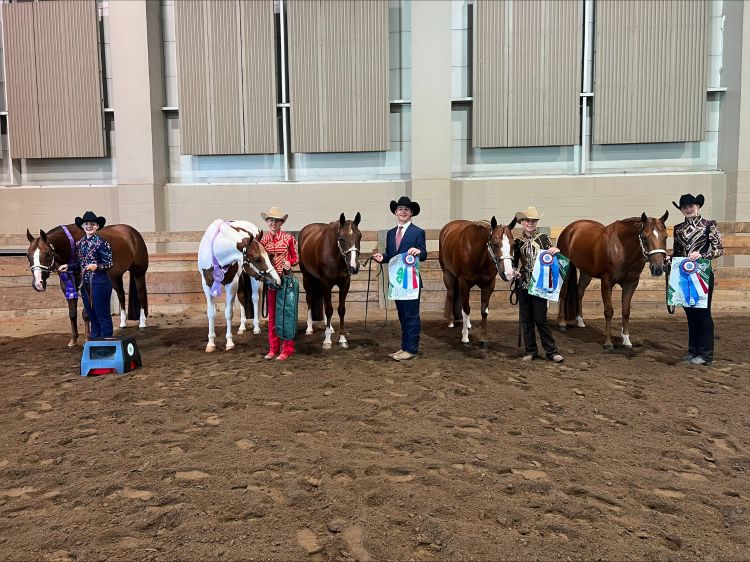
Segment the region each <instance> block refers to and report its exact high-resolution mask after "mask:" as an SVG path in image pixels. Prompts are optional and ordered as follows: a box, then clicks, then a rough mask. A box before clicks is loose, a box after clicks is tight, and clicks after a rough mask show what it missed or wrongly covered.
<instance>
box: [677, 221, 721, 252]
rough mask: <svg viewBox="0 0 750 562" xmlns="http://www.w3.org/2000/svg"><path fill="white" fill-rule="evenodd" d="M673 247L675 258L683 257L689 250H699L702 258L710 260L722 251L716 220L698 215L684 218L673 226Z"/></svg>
mask: <svg viewBox="0 0 750 562" xmlns="http://www.w3.org/2000/svg"><path fill="white" fill-rule="evenodd" d="M673 248H674V253H673V255H674V257H676V258H685V257H687V256H688V255H689V254H690V252H700V254H701V257H702V258H704V259H707V260H712V259H714V258H718V257H719V256H721V255H722V254H723V253H724V247H723V246H722V244H721V233H720V232H719V229H718V228H717V226H716V221H712V220H707V219H704V218H703V217H701V216H700V215H698V216H697V217H692V218H686V219H685V222H682V223H680V224H678V225H676V226H675V227H674V245H673Z"/></svg>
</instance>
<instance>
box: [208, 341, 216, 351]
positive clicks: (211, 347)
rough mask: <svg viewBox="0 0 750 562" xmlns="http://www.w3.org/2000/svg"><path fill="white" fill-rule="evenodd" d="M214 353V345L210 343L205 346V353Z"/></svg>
mask: <svg viewBox="0 0 750 562" xmlns="http://www.w3.org/2000/svg"><path fill="white" fill-rule="evenodd" d="M214 351H216V345H214V344H212V343H210V344H208V345H207V346H206V353H213V352H214Z"/></svg>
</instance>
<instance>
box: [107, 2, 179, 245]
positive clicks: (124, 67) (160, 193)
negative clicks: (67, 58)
mask: <svg viewBox="0 0 750 562" xmlns="http://www.w3.org/2000/svg"><path fill="white" fill-rule="evenodd" d="M160 10H161V2H152V1H148V0H117V1H116V2H110V3H109V22H110V33H111V51H112V75H113V76H112V83H113V86H112V89H113V92H112V93H113V98H114V103H113V106H114V110H115V153H116V166H117V184H118V189H117V192H118V206H119V217H117V219H118V222H122V223H127V224H130V225H132V226H134V227H135V228H138V229H140V230H145V231H151V230H157V231H158V230H163V229H164V226H165V210H164V183H165V182H166V177H167V153H166V150H167V148H166V138H165V137H166V128H165V124H164V116H163V115H162V111H161V107H162V101H163V97H164V96H163V92H164V70H163V57H162V29H161V14H160Z"/></svg>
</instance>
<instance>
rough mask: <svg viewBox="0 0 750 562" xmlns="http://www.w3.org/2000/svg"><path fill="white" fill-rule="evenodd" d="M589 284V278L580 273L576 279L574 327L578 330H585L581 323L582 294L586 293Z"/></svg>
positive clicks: (583, 324)
mask: <svg viewBox="0 0 750 562" xmlns="http://www.w3.org/2000/svg"><path fill="white" fill-rule="evenodd" d="M590 283H591V276H589V275H586V274H585V273H581V276H580V277H579V279H578V303H577V304H576V325H577V326H578V327H579V328H585V327H586V324H585V323H584V321H583V294H584V293H585V292H586V288H587V287H588V286H589V284H590Z"/></svg>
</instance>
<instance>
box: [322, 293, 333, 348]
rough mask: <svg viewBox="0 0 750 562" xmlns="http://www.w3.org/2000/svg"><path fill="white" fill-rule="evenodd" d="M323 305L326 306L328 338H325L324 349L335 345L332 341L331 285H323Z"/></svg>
mask: <svg viewBox="0 0 750 562" xmlns="http://www.w3.org/2000/svg"><path fill="white" fill-rule="evenodd" d="M323 305H324V307H325V319H326V338H325V339H324V340H323V349H331V346H332V345H333V344H332V343H331V334H332V333H333V328H332V327H331V318H333V301H332V296H331V287H328V286H326V285H324V286H323Z"/></svg>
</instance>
